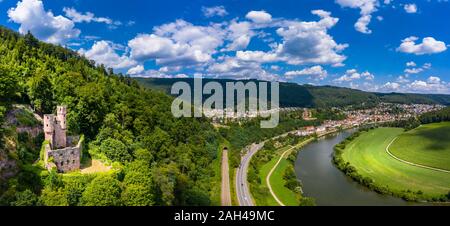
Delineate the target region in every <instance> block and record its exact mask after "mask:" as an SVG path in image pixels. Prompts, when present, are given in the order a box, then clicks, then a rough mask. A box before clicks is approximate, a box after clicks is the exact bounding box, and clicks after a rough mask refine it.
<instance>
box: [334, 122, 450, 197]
mask: <svg viewBox="0 0 450 226" xmlns="http://www.w3.org/2000/svg"><path fill="white" fill-rule="evenodd" d="M402 134H403V129H399V128H378V129H375V130H370V131H369V132H364V133H362V134H361V135H360V136H359V137H358V138H356V139H355V140H353V141H352V142H350V143H349V144H348V145H347V147H346V149H345V150H344V152H343V155H342V157H343V159H344V160H345V161H346V162H349V163H350V164H351V165H352V166H354V167H355V168H356V169H357V171H358V173H359V174H361V175H362V176H365V177H370V178H372V179H373V180H374V183H375V184H377V185H380V186H388V188H389V190H391V191H394V192H395V191H396V192H401V191H407V190H410V191H413V192H418V191H422V192H423V193H424V196H436V195H443V194H447V193H448V192H449V191H450V173H444V172H438V171H433V170H429V169H424V168H420V167H416V166H411V165H408V164H405V163H402V162H400V161H398V160H396V159H394V158H392V157H391V156H390V155H388V154H387V152H386V150H385V149H386V147H387V146H388V145H389V143H390V142H391V141H392V140H393V139H394V138H395V137H397V136H400V135H402ZM414 145H415V144H414V143H411V144H408V145H407V146H410V147H411V146H414ZM405 146H406V144H405Z"/></svg>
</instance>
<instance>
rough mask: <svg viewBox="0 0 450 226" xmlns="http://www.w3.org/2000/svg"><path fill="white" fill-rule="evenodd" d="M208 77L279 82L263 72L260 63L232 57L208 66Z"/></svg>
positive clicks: (276, 76)
mask: <svg viewBox="0 0 450 226" xmlns="http://www.w3.org/2000/svg"><path fill="white" fill-rule="evenodd" d="M207 73H208V74H207V75H208V76H209V77H221V78H234V79H261V80H267V81H273V80H279V79H280V78H279V76H278V75H276V74H273V73H270V72H268V71H266V70H264V69H263V68H262V67H261V64H260V63H257V62H252V61H242V60H239V59H237V58H233V57H226V58H225V59H224V60H223V61H221V62H216V63H213V64H212V65H210V66H209V67H208V69H207Z"/></svg>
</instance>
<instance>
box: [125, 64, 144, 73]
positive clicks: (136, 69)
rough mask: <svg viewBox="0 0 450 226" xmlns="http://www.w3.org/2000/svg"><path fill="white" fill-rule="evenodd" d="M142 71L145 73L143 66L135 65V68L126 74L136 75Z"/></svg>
mask: <svg viewBox="0 0 450 226" xmlns="http://www.w3.org/2000/svg"><path fill="white" fill-rule="evenodd" d="M144 71H145V69H144V66H142V65H137V66H135V67H132V68H130V69H129V70H128V72H127V74H129V75H138V74H141V73H142V72H144Z"/></svg>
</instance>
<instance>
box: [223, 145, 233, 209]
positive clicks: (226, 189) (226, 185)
mask: <svg viewBox="0 0 450 226" xmlns="http://www.w3.org/2000/svg"><path fill="white" fill-rule="evenodd" d="M221 203H222V206H231V192H230V175H229V168H228V150H227V149H224V150H223V151H222V194H221Z"/></svg>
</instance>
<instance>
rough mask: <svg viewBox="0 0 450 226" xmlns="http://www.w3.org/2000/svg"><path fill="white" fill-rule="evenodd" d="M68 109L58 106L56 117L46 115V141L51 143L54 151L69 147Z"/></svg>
mask: <svg viewBox="0 0 450 226" xmlns="http://www.w3.org/2000/svg"><path fill="white" fill-rule="evenodd" d="M66 114H67V107H65V106H58V107H57V111H56V116H55V115H44V133H45V140H47V141H49V142H50V146H51V147H52V148H53V149H56V148H65V147H66V146H67V132H66V130H67V126H66Z"/></svg>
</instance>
